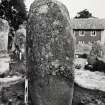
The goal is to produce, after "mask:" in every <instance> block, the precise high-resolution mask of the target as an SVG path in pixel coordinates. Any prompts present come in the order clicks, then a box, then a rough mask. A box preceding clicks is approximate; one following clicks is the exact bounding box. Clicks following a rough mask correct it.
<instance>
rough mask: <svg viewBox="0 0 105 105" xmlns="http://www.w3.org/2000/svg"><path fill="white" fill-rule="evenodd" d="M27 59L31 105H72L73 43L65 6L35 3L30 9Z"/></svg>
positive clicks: (48, 1) (37, 0)
mask: <svg viewBox="0 0 105 105" xmlns="http://www.w3.org/2000/svg"><path fill="white" fill-rule="evenodd" d="M26 59H27V66H26V67H27V74H28V79H29V92H30V94H31V99H32V105H71V103H72V98H73V83H74V73H73V59H74V42H73V36H72V34H71V28H70V19H69V14H68V11H67V9H66V7H65V6H64V5H63V4H61V3H59V2H57V1H53V0H35V1H34V3H33V4H32V5H31V8H30V12H29V19H28V24H27V35H26Z"/></svg>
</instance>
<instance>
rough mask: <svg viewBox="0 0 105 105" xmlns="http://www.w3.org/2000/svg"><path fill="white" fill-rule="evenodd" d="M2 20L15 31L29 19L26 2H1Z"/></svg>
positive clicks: (22, 0) (0, 13) (16, 0)
mask: <svg viewBox="0 0 105 105" xmlns="http://www.w3.org/2000/svg"><path fill="white" fill-rule="evenodd" d="M0 18H3V19H6V20H7V21H8V23H9V25H10V27H13V28H14V29H15V30H17V29H18V27H19V25H20V24H22V23H23V22H24V21H25V20H26V19H27V12H26V7H25V4H24V0H1V3H0Z"/></svg>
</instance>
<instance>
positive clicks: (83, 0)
mask: <svg viewBox="0 0 105 105" xmlns="http://www.w3.org/2000/svg"><path fill="white" fill-rule="evenodd" d="M25 1H26V2H25V4H26V7H27V9H29V7H30V4H31V3H32V2H33V1H34V0H25ZM58 1H60V2H62V3H63V4H65V5H66V7H67V8H68V11H69V14H70V17H71V18H73V17H75V16H76V14H77V12H80V11H82V10H84V9H87V10H89V12H90V13H92V15H93V16H95V17H99V18H105V0H58Z"/></svg>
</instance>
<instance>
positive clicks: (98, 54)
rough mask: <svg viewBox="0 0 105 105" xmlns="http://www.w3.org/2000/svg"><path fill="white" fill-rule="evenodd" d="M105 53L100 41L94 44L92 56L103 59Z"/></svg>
mask: <svg viewBox="0 0 105 105" xmlns="http://www.w3.org/2000/svg"><path fill="white" fill-rule="evenodd" d="M103 53H104V52H103V47H102V44H101V42H99V41H97V42H94V43H93V45H92V50H91V51H90V55H95V56H96V57H102V56H103Z"/></svg>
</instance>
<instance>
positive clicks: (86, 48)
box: [76, 44, 91, 54]
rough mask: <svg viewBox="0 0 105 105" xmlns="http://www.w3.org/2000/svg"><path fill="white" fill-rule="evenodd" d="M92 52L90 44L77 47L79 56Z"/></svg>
mask: <svg viewBox="0 0 105 105" xmlns="http://www.w3.org/2000/svg"><path fill="white" fill-rule="evenodd" d="M90 51H91V45H89V44H78V45H76V52H78V53H79V54H89V53H90Z"/></svg>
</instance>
